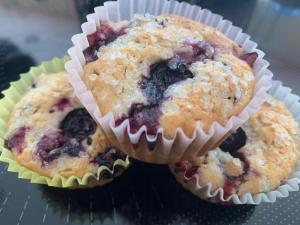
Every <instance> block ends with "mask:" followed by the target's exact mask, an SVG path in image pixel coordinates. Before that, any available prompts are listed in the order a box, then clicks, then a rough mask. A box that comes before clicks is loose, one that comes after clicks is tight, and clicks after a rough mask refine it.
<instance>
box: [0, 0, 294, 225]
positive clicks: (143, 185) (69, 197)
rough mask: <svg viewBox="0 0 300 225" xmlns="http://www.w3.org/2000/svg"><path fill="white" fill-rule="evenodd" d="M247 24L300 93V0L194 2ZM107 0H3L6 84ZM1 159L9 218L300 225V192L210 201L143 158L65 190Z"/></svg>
mask: <svg viewBox="0 0 300 225" xmlns="http://www.w3.org/2000/svg"><path fill="white" fill-rule="evenodd" d="M187 2H190V3H192V4H197V5H200V6H202V7H203V8H208V9H210V10H211V11H212V12H215V13H218V14H221V15H223V17H224V18H225V19H229V20H231V21H232V22H233V24H235V25H237V26H239V27H241V28H243V30H244V32H246V33H248V34H250V35H251V36H252V39H253V40H254V41H256V42H257V43H258V44H259V48H260V49H261V50H263V51H264V52H265V53H266V59H267V60H268V61H269V62H270V64H271V66H270V69H271V70H272V72H273V73H274V78H275V79H277V80H281V81H282V82H283V84H284V85H287V86H290V87H291V88H292V89H293V91H294V92H295V93H296V94H300V85H299V84H300V57H299V54H298V53H299V52H300V44H299V40H300V1H298V0H276V1H275V0H244V1H238V0H227V1H226V4H225V1H224V0H202V1H197V0H191V1H187ZM101 3H102V1H96V0H91V1H82V0H75V1H73V0H64V1H60V0H14V1H11V0H0V27H1V30H0V90H3V89H6V88H7V87H8V85H9V82H10V81H12V80H16V79H18V77H19V74H20V73H22V72H26V71H27V70H28V68H29V67H30V66H32V65H38V64H40V63H41V62H42V61H44V60H50V59H51V58H53V57H55V56H58V57H61V56H63V55H65V54H66V50H67V49H68V48H69V47H70V46H71V42H70V37H71V36H72V35H73V34H75V33H78V32H80V24H81V23H82V22H84V21H85V15H86V14H88V13H90V12H92V10H93V8H94V7H95V6H97V5H99V4H101ZM6 170H7V165H6V164H3V163H0V221H1V222H0V223H1V224H17V225H21V224H163V225H165V224H180V225H181V224H263V225H267V224H273V225H274V224H300V214H299V213H300V212H299V210H300V193H299V192H295V193H291V194H290V196H289V197H288V198H285V199H279V200H278V201H277V202H276V203H274V204H261V205H259V206H221V205H215V204H210V203H206V202H204V201H201V200H200V199H198V198H196V197H194V196H193V195H192V194H190V193H189V192H187V191H185V190H184V189H182V188H181V186H180V185H177V184H176V181H175V179H174V178H173V176H172V175H171V174H170V173H169V171H168V168H167V167H166V166H158V165H148V164H144V163H141V162H135V163H134V164H133V166H132V167H131V168H130V169H129V170H128V171H127V172H126V173H125V174H124V175H122V176H121V177H119V178H117V179H116V180H115V181H114V182H112V183H111V184H108V185H106V186H104V187H98V188H95V189H91V190H78V191H75V190H73V191H70V190H60V189H54V188H49V187H44V186H40V185H33V184H30V183H29V182H28V181H25V180H21V179H17V175H16V174H14V173H8V172H6Z"/></svg>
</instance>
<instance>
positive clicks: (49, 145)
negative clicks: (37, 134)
mask: <svg viewBox="0 0 300 225" xmlns="http://www.w3.org/2000/svg"><path fill="white" fill-rule="evenodd" d="M64 143H65V138H64V136H63V135H62V133H59V132H57V133H53V134H47V135H43V136H42V138H41V139H40V140H39V142H38V143H37V156H38V157H39V159H40V160H41V161H42V164H44V162H50V161H53V160H55V159H57V158H58V157H59V156H60V154H61V151H60V149H59V148H60V147H61V146H62V145H63V144H64Z"/></svg>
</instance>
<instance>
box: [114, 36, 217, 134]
mask: <svg viewBox="0 0 300 225" xmlns="http://www.w3.org/2000/svg"><path fill="white" fill-rule="evenodd" d="M184 45H185V46H186V47H188V48H190V49H192V51H186V52H179V53H178V52H177V53H175V54H174V56H173V57H172V58H170V59H168V60H164V61H160V62H157V63H154V64H152V65H151V66H150V72H149V76H142V79H141V81H140V82H139V85H140V88H141V90H142V93H143V94H144V96H146V98H147V104H143V103H134V104H132V105H131V106H130V109H129V111H128V114H127V115H124V116H122V117H121V118H118V119H117V120H116V125H119V124H121V123H122V121H124V120H125V119H129V123H130V128H131V132H132V133H135V132H137V131H138V130H139V129H140V127H142V126H143V125H145V126H146V127H147V133H148V134H153V135H155V134H156V132H157V128H158V126H159V118H160V116H161V114H162V112H161V110H160V105H161V103H162V102H163V101H164V100H165V99H166V98H165V97H164V94H165V91H166V90H167V89H168V87H169V86H171V85H173V84H175V83H177V82H179V81H182V80H186V79H188V78H193V77H194V75H193V73H192V72H191V71H190V70H189V69H188V68H187V66H188V65H190V64H191V63H194V62H196V61H201V60H204V59H207V58H213V54H214V49H213V48H212V47H211V45H210V44H209V43H208V42H204V41H199V42H197V43H188V42H186V43H184Z"/></svg>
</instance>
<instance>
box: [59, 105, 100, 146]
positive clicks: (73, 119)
mask: <svg viewBox="0 0 300 225" xmlns="http://www.w3.org/2000/svg"><path fill="white" fill-rule="evenodd" d="M96 127H97V124H96V123H95V121H94V120H93V118H92V117H91V116H90V114H89V113H88V112H87V111H86V109H84V108H79V109H74V110H72V111H71V112H69V113H68V114H67V116H66V117H65V118H64V120H63V121H62V122H61V124H60V129H62V130H63V134H64V135H65V136H66V137H68V138H75V139H77V140H78V141H79V142H80V141H81V140H83V139H85V138H87V137H88V136H89V135H92V134H94V133H95V132H96Z"/></svg>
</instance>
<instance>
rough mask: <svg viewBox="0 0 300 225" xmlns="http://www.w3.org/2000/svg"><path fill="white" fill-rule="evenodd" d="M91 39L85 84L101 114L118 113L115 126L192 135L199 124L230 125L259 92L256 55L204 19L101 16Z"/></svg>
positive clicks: (86, 54) (168, 135)
mask: <svg viewBox="0 0 300 225" xmlns="http://www.w3.org/2000/svg"><path fill="white" fill-rule="evenodd" d="M87 39H88V42H89V47H88V48H86V49H85V50H84V52H83V54H84V57H85V61H86V62H87V63H86V64H85V65H84V73H83V81H84V82H85V84H86V86H87V88H88V90H90V91H91V92H92V95H93V97H94V99H95V102H96V104H97V105H98V107H99V109H100V111H101V114H102V115H106V114H108V113H110V112H111V113H112V114H113V116H114V120H115V125H116V126H118V125H120V124H122V123H123V121H125V120H126V121H127V120H128V121H129V125H130V132H131V133H137V131H138V130H139V129H140V128H141V127H143V126H145V127H146V131H147V134H149V135H156V134H157V132H158V130H159V129H161V130H163V132H164V137H166V138H167V139H172V138H174V136H175V135H176V131H177V129H178V128H181V129H182V130H183V132H184V133H185V134H186V135H187V136H188V137H192V136H193V134H194V131H195V128H196V127H199V126H200V127H201V128H202V129H203V130H204V131H205V132H208V130H209V128H210V127H211V125H212V124H213V122H218V123H220V124H221V125H225V124H226V122H228V120H229V118H230V117H232V116H234V115H238V114H239V113H240V112H241V111H242V110H243V109H244V108H245V107H246V106H247V105H248V103H249V101H250V100H251V98H252V97H253V91H254V81H255V79H254V75H253V73H252V66H253V64H254V62H255V60H256V58H257V53H255V52H252V53H246V52H244V51H243V50H242V48H240V47H239V46H238V45H237V44H236V43H234V42H233V41H231V40H230V39H229V38H227V37H226V36H225V35H223V34H222V33H221V32H219V31H217V30H216V29H215V28H212V27H209V26H206V25H204V24H201V23H196V22H194V21H191V20H189V19H186V18H183V17H179V16H174V15H162V16H151V15H145V16H140V15H137V16H135V17H134V18H133V19H132V20H130V21H121V22H117V23H113V22H107V21H100V25H99V26H97V30H96V32H95V33H92V34H90V35H88V36H87Z"/></svg>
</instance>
